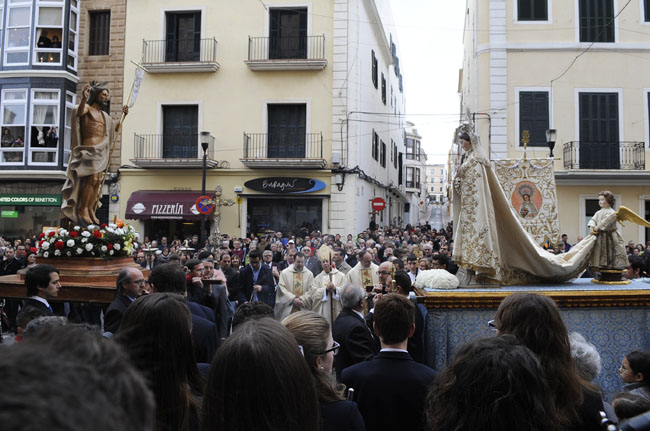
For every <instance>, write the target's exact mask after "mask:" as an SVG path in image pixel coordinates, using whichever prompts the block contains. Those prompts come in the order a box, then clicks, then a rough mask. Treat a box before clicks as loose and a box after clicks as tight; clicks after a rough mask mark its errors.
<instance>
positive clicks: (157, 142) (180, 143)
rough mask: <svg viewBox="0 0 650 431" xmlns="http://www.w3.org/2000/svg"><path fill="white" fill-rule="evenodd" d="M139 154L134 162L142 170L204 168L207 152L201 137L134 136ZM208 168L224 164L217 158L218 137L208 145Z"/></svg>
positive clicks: (136, 150) (135, 153)
mask: <svg viewBox="0 0 650 431" xmlns="http://www.w3.org/2000/svg"><path fill="white" fill-rule="evenodd" d="M134 143H135V151H134V157H133V158H132V159H131V161H132V162H133V163H134V164H135V165H136V166H138V167H140V168H189V169H192V168H202V167H203V149H202V148H201V144H200V141H199V135H198V134H196V133H195V134H188V135H181V134H178V135H176V134H161V135H138V134H134ZM206 154H207V163H206V166H207V167H208V168H216V167H218V166H220V165H221V163H219V161H217V160H216V159H215V157H214V137H213V136H210V143H209V145H208V151H207V152H206Z"/></svg>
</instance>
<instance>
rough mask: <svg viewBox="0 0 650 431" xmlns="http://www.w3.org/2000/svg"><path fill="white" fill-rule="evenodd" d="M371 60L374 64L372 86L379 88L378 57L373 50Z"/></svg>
mask: <svg viewBox="0 0 650 431" xmlns="http://www.w3.org/2000/svg"><path fill="white" fill-rule="evenodd" d="M370 53H371V58H370V61H371V62H372V85H374V86H375V88H377V57H376V56H375V51H374V50H371V51H370Z"/></svg>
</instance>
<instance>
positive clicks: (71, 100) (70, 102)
mask: <svg viewBox="0 0 650 431" xmlns="http://www.w3.org/2000/svg"><path fill="white" fill-rule="evenodd" d="M76 99H77V96H76V95H75V94H74V93H71V92H69V91H66V93H65V119H64V121H65V123H64V124H65V126H64V131H63V166H64V167H66V166H68V161H69V160H70V143H71V142H72V109H73V108H74V105H75V102H76Z"/></svg>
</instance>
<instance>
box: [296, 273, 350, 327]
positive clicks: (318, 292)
mask: <svg viewBox="0 0 650 431" xmlns="http://www.w3.org/2000/svg"><path fill="white" fill-rule="evenodd" d="M330 274H332V283H334V286H336V293H335V294H333V295H330V294H328V293H327V285H328V284H329V282H330V276H329V274H328V273H326V272H325V271H321V273H320V274H318V276H317V277H316V278H315V279H314V282H313V283H312V285H311V289H310V291H309V294H308V295H306V298H305V309H306V310H311V311H314V312H316V313H318V314H320V315H321V316H323V317H324V318H326V319H327V321H328V322H329V324H330V328H331V327H332V322H333V321H334V320H336V317H337V316H338V315H339V313H340V312H341V309H342V308H343V306H342V305H341V299H340V296H339V295H340V294H341V289H342V288H343V285H344V284H345V274H343V273H342V272H341V271H339V270H338V269H333V270H332V271H331V272H330ZM330 304H331V305H330ZM332 312H333V313H334V315H332Z"/></svg>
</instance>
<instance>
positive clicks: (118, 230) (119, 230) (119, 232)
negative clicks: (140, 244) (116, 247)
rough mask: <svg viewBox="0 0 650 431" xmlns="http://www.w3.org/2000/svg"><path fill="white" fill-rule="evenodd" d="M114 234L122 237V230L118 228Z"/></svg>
mask: <svg viewBox="0 0 650 431" xmlns="http://www.w3.org/2000/svg"><path fill="white" fill-rule="evenodd" d="M115 233H116V234H117V235H124V229H122V228H121V227H118V228H117V229H115Z"/></svg>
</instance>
